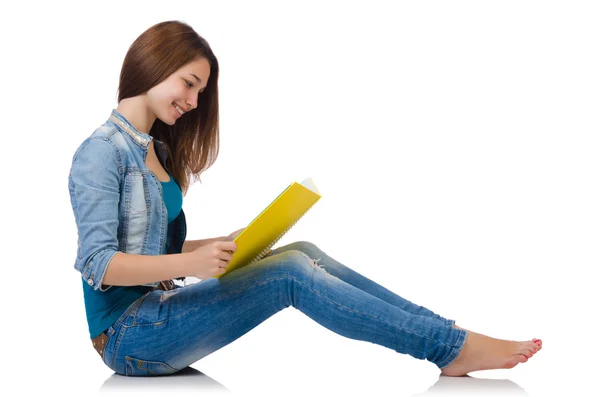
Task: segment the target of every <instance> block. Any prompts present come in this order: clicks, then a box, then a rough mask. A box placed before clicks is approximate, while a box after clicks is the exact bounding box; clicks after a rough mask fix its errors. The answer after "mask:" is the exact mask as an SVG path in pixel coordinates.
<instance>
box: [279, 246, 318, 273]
mask: <svg viewBox="0 0 600 397" xmlns="http://www.w3.org/2000/svg"><path fill="white" fill-rule="evenodd" d="M282 255H284V256H285V258H286V259H287V260H283V261H282V264H283V263H286V264H287V266H288V267H290V268H291V269H288V271H290V270H292V269H293V270H298V271H301V272H303V271H306V270H308V269H310V268H311V267H321V266H319V265H318V264H317V261H316V260H315V259H314V257H312V256H310V254H307V253H306V252H305V251H302V250H299V249H290V250H288V251H285V252H283V253H282ZM321 268H322V267H321Z"/></svg>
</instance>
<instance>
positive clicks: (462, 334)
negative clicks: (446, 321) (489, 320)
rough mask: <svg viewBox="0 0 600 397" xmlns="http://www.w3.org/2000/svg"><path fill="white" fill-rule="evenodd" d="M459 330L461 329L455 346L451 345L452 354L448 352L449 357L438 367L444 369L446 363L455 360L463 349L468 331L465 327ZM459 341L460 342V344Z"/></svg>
mask: <svg viewBox="0 0 600 397" xmlns="http://www.w3.org/2000/svg"><path fill="white" fill-rule="evenodd" d="M458 331H459V333H458V338H457V341H456V343H455V344H454V346H450V347H452V350H451V351H450V354H448V357H446V359H445V360H444V361H442V362H441V363H440V364H438V368H440V369H442V368H444V367H445V366H446V365H448V364H450V363H451V362H452V361H454V359H455V358H456V357H457V356H458V354H459V353H460V350H461V348H462V346H464V344H465V341H466V338H467V331H465V330H463V329H460V330H458ZM461 342H462V343H461ZM459 343H460V346H459Z"/></svg>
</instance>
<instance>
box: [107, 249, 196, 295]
mask: <svg viewBox="0 0 600 397" xmlns="http://www.w3.org/2000/svg"><path fill="white" fill-rule="evenodd" d="M187 259H188V254H187V253H186V254H184V253H181V254H169V255H138V254H126V253H124V252H121V251H119V252H117V253H116V254H115V256H113V258H112V260H111V261H110V263H109V266H108V269H107V270H106V273H105V274H104V279H103V281H102V288H105V284H106V285H128V286H129V285H140V284H146V283H151V282H155V281H162V280H170V279H173V278H178V277H187V276H189V275H190V274H189V273H188V271H187V263H188V262H187Z"/></svg>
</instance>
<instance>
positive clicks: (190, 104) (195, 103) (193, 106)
mask: <svg viewBox="0 0 600 397" xmlns="http://www.w3.org/2000/svg"><path fill="white" fill-rule="evenodd" d="M186 104H187V105H188V107H189V110H193V109H196V107H197V106H198V97H197V96H192V97H190V98H188V99H187V100H186Z"/></svg>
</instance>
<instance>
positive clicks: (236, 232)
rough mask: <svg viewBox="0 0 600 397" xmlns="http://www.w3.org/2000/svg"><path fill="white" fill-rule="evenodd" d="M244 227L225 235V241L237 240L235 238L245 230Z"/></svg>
mask: <svg viewBox="0 0 600 397" xmlns="http://www.w3.org/2000/svg"><path fill="white" fill-rule="evenodd" d="M244 229H245V227H243V228H241V229H238V230H236V231H235V232H233V233H231V234H230V235H229V236H227V237H225V241H233V240H235V238H236V237H237V236H239V235H240V233H241V232H243V231H244Z"/></svg>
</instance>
